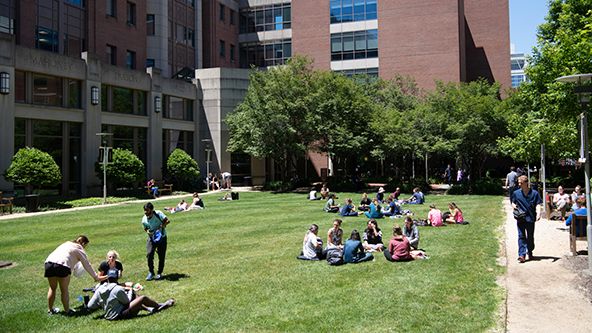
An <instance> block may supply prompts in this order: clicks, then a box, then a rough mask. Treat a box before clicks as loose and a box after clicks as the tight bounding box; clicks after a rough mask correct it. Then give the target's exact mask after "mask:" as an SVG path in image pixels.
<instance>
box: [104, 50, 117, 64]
mask: <svg viewBox="0 0 592 333" xmlns="http://www.w3.org/2000/svg"><path fill="white" fill-rule="evenodd" d="M106 50H107V51H106V53H107V58H106V60H107V63H108V64H109V65H117V61H116V59H117V52H116V48H115V46H111V45H107V48H106Z"/></svg>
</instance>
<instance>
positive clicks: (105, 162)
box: [96, 133, 113, 205]
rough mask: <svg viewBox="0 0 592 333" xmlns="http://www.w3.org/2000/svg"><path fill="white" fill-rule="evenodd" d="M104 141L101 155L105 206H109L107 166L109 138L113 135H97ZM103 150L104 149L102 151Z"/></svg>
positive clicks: (100, 150)
mask: <svg viewBox="0 0 592 333" xmlns="http://www.w3.org/2000/svg"><path fill="white" fill-rule="evenodd" d="M96 135H100V136H101V138H102V139H103V147H99V154H100V153H101V152H102V153H103V205H105V204H107V164H109V147H107V136H108V135H113V133H97V134H96ZM101 148H103V149H101Z"/></svg>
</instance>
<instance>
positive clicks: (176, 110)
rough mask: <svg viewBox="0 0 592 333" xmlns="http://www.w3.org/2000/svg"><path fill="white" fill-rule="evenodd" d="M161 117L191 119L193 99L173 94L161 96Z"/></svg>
mask: <svg viewBox="0 0 592 333" xmlns="http://www.w3.org/2000/svg"><path fill="white" fill-rule="evenodd" d="M162 108H163V117H164V118H169V119H179V120H190V121H192V120H193V101H192V100H190V99H183V98H180V97H174V96H163V101H162Z"/></svg>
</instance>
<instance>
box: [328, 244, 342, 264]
mask: <svg viewBox="0 0 592 333" xmlns="http://www.w3.org/2000/svg"><path fill="white" fill-rule="evenodd" d="M343 264H344V262H343V251H341V249H340V248H338V247H332V248H330V249H329V250H327V265H332V266H339V265H343Z"/></svg>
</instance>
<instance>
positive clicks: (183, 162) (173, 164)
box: [166, 148, 199, 189]
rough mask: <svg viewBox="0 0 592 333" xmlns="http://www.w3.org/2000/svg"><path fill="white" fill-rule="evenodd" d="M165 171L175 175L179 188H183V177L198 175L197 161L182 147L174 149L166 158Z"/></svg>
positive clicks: (189, 177) (188, 177)
mask: <svg viewBox="0 0 592 333" xmlns="http://www.w3.org/2000/svg"><path fill="white" fill-rule="evenodd" d="M166 172H167V174H168V175H170V176H172V177H175V178H176V179H177V182H178V183H179V189H182V188H183V179H184V178H187V179H192V178H197V177H199V167H198V166H197V162H196V161H195V160H194V159H193V158H192V157H191V156H189V154H187V153H186V152H185V151H184V150H183V149H179V148H177V149H175V150H174V151H173V152H172V153H171V154H170V155H169V158H168V159H167V165H166Z"/></svg>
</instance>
